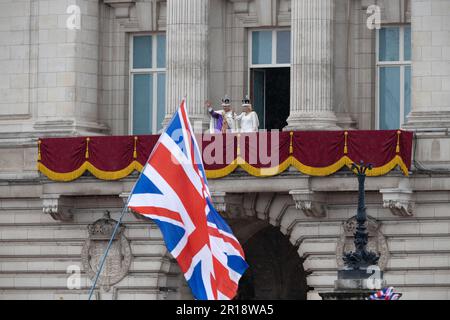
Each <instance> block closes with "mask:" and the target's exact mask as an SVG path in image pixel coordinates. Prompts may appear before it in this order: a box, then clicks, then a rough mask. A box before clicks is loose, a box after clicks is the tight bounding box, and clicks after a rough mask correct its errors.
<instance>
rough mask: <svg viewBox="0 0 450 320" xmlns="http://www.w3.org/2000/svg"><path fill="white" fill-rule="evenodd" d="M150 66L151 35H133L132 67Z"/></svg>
mask: <svg viewBox="0 0 450 320" xmlns="http://www.w3.org/2000/svg"><path fill="white" fill-rule="evenodd" d="M151 67H152V36H138V37H133V68H135V69H138V68H151Z"/></svg>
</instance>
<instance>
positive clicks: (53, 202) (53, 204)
mask: <svg viewBox="0 0 450 320" xmlns="http://www.w3.org/2000/svg"><path fill="white" fill-rule="evenodd" d="M41 199H42V212H43V213H45V214H49V215H50V216H51V217H52V218H53V219H54V220H57V221H64V222H69V221H72V219H73V215H72V211H71V210H72V208H73V199H71V198H70V197H63V196H61V195H59V194H45V195H43V196H42V197H41Z"/></svg>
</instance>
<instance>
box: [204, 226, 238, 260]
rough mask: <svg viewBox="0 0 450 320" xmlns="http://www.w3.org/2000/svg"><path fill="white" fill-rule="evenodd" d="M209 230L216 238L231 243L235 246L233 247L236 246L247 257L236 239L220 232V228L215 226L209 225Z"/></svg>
mask: <svg viewBox="0 0 450 320" xmlns="http://www.w3.org/2000/svg"><path fill="white" fill-rule="evenodd" d="M208 232H209V234H210V235H211V236H213V237H216V238H220V239H222V240H223V241H225V242H227V243H229V244H231V245H232V246H233V248H235V249H236V250H237V251H238V252H239V253H240V254H241V256H242V257H243V258H245V255H244V251H243V250H242V247H241V245H240V244H239V242H237V241H236V240H235V239H233V238H230V237H228V236H226V235H224V234H222V233H220V232H219V230H217V229H216V228H213V227H209V226H208Z"/></svg>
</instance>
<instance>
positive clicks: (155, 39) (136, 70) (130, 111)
mask: <svg viewBox="0 0 450 320" xmlns="http://www.w3.org/2000/svg"><path fill="white" fill-rule="evenodd" d="M159 35H164V36H166V48H165V54H166V56H167V35H166V33H165V32H139V33H133V34H130V37H129V59H128V60H129V68H128V69H129V71H128V78H129V83H128V87H129V91H128V92H129V94H128V105H129V108H128V133H129V134H130V135H134V126H133V124H134V118H133V108H134V104H133V101H134V95H133V83H134V75H135V74H149V75H152V77H153V80H152V92H153V96H152V105H151V106H150V107H151V108H152V110H151V112H152V123H151V124H150V125H151V129H152V132H151V133H149V134H157V133H158V75H159V74H167V60H166V67H165V68H158V36H159ZM140 36H151V37H152V63H151V66H152V68H134V67H133V62H134V61H133V58H134V45H133V40H134V38H135V37H140ZM153 66H155V67H153ZM166 82H167V76H166ZM164 86H165V87H166V89H167V83H165V84H164Z"/></svg>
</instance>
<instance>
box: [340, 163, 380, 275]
mask: <svg viewBox="0 0 450 320" xmlns="http://www.w3.org/2000/svg"><path fill="white" fill-rule="evenodd" d="M367 170H372V165H371V164H364V162H363V161H361V162H360V164H359V165H356V164H355V163H353V165H352V171H356V172H357V177H358V211H357V213H356V222H357V225H356V232H355V241H354V242H355V249H356V250H355V251H354V252H352V251H351V252H347V253H344V256H343V260H344V263H345V265H346V266H347V267H348V268H349V269H351V270H364V271H365V270H367V268H368V267H369V266H373V265H377V264H378V260H379V259H380V257H379V256H378V255H377V254H376V253H375V252H373V251H368V250H367V242H368V239H369V234H368V232H367V227H366V222H367V213H366V202H365V186H364V183H365V181H366V171H367Z"/></svg>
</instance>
